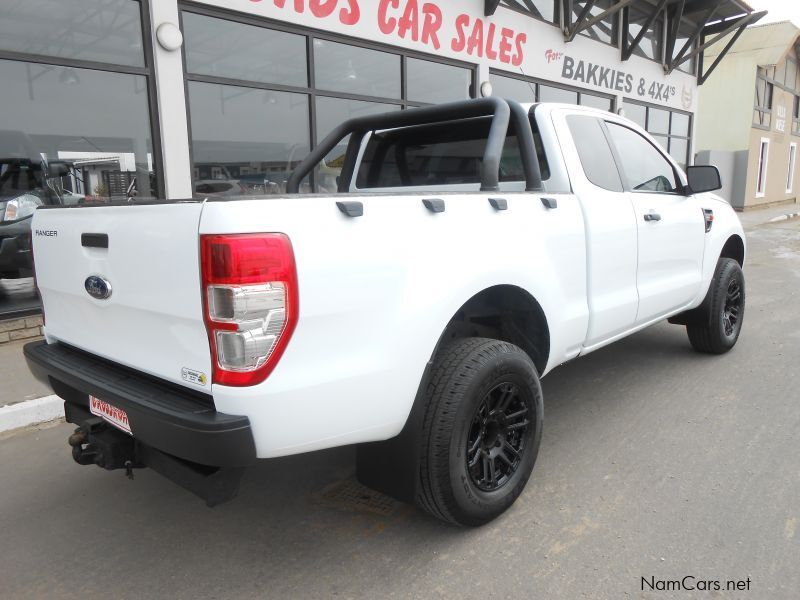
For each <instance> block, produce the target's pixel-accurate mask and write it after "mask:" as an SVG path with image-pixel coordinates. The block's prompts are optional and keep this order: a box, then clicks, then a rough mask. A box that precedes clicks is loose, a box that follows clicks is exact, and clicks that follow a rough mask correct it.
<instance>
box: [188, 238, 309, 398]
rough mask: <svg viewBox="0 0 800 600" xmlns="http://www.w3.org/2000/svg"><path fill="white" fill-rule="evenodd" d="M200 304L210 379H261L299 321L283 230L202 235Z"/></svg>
mask: <svg viewBox="0 0 800 600" xmlns="http://www.w3.org/2000/svg"><path fill="white" fill-rule="evenodd" d="M200 256H201V268H202V272H203V306H204V310H205V320H206V329H207V330H208V339H209V342H210V345H211V359H212V363H213V370H214V383H219V384H222V385H232V386H246V385H254V384H256V383H260V382H262V381H264V379H266V378H267V376H268V375H269V374H270V372H272V370H273V369H274V368H275V365H276V364H277V362H278V361H279V360H280V358H281V355H282V354H283V351H284V350H285V349H286V345H287V344H288V343H289V338H291V337H292V332H293V331H294V327H295V325H296V324H297V315H298V306H299V303H298V297H297V270H296V268H295V262H294V252H292V244H291V242H290V241H289V238H288V237H287V236H285V235H283V234H282V233H255V234H236V235H203V236H201V237H200Z"/></svg>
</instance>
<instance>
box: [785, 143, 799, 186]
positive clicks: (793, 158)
mask: <svg viewBox="0 0 800 600" xmlns="http://www.w3.org/2000/svg"><path fill="white" fill-rule="evenodd" d="M788 168H789V170H788V172H787V174H786V193H787V194H791V193H792V192H793V191H794V174H795V170H796V168H797V142H790V143H789V164H788Z"/></svg>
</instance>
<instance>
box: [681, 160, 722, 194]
mask: <svg viewBox="0 0 800 600" xmlns="http://www.w3.org/2000/svg"><path fill="white" fill-rule="evenodd" d="M686 178H687V179H688V180H689V193H690V194H700V193H702V192H713V191H714V190H718V189H720V188H721V187H722V181H721V180H720V178H719V169H717V167H715V166H714V165H694V166H692V167H686Z"/></svg>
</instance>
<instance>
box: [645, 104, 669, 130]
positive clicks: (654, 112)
mask: <svg viewBox="0 0 800 600" xmlns="http://www.w3.org/2000/svg"><path fill="white" fill-rule="evenodd" d="M647 114H648V117H647V131H649V132H650V133H669V111H668V110H661V109H658V108H650V109H648V111H647Z"/></svg>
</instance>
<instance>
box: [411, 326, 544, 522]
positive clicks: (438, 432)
mask: <svg viewBox="0 0 800 600" xmlns="http://www.w3.org/2000/svg"><path fill="white" fill-rule="evenodd" d="M426 401H427V402H426V407H427V408H426V413H425V418H424V422H423V426H422V436H421V444H422V448H421V451H420V469H419V473H420V486H419V488H418V493H417V499H416V500H417V505H418V506H420V507H421V508H422V509H423V510H425V511H426V512H428V513H430V514H431V515H433V516H434V517H436V518H438V519H441V520H443V521H447V522H450V523H454V524H457V525H467V526H477V525H483V524H484V523H487V522H489V521H491V520H492V519H494V518H495V517H497V516H499V515H500V514H502V513H503V512H504V511H505V510H506V509H507V508H508V507H509V506H511V504H513V502H514V501H515V500H516V499H517V497H518V496H519V495H520V493H522V490H523V489H524V487H525V484H526V483H527V481H528V478H529V477H530V474H531V471H532V470H533V465H534V463H535V462H536V455H537V453H538V450H539V442H540V440H541V435H542V418H543V404H542V389H541V386H540V384H539V376H538V373H537V371H536V367H535V366H534V364H533V362H532V361H531V359H530V357H529V356H528V355H527V354H526V353H525V352H524V351H523V350H522V349H520V348H518V347H517V346H514V345H513V344H509V343H506V342H502V341H498V340H492V339H486V338H464V339H459V340H456V341H454V342H453V343H451V344H449V345H448V346H446V347H445V348H444V349H442V350H441V351H440V352H439V353H438V354H437V357H436V359H435V362H434V366H433V371H432V373H431V379H430V383H429V385H428V389H427V392H426Z"/></svg>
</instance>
